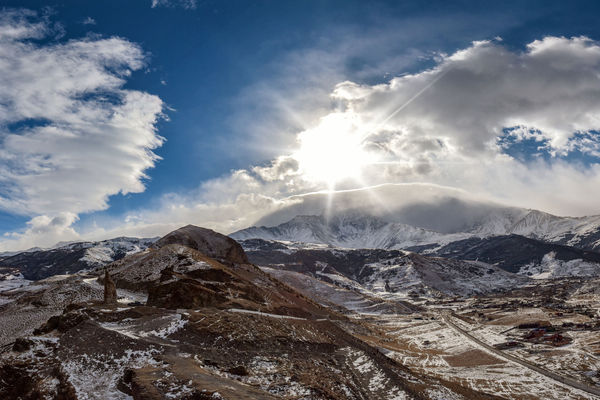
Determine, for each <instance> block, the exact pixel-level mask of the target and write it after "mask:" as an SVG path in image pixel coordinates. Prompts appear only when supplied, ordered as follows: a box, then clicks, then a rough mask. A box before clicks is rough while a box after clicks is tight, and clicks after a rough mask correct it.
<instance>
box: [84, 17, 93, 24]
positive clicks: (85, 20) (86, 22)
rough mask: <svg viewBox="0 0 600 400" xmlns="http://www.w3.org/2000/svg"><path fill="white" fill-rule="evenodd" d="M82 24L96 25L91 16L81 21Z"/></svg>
mask: <svg viewBox="0 0 600 400" xmlns="http://www.w3.org/2000/svg"><path fill="white" fill-rule="evenodd" d="M81 23H82V24H83V25H96V20H95V19H94V18H92V17H87V18H85V19H84V20H83V21H81Z"/></svg>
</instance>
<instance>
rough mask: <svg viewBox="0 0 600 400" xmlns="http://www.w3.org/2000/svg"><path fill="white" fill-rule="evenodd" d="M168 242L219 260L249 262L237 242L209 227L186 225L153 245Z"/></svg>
mask: <svg viewBox="0 0 600 400" xmlns="http://www.w3.org/2000/svg"><path fill="white" fill-rule="evenodd" d="M169 244H180V245H183V246H186V247H190V248H192V249H194V250H198V251H199V252H201V253H202V254H204V255H206V256H208V257H211V258H214V259H217V260H219V261H228V262H231V263H234V264H248V263H249V261H248V258H247V257H246V253H244V250H243V249H242V246H240V244H239V243H238V242H236V241H235V240H233V239H231V238H230V237H228V236H225V235H221V234H220V233H217V232H215V231H213V230H211V229H206V228H200V227H198V226H194V225H187V226H184V227H183V228H179V229H177V230H176V231H173V232H171V233H169V234H167V235H166V236H164V237H163V238H161V239H160V240H158V241H157V242H156V243H155V244H154V245H153V247H155V248H161V247H163V246H166V245H169Z"/></svg>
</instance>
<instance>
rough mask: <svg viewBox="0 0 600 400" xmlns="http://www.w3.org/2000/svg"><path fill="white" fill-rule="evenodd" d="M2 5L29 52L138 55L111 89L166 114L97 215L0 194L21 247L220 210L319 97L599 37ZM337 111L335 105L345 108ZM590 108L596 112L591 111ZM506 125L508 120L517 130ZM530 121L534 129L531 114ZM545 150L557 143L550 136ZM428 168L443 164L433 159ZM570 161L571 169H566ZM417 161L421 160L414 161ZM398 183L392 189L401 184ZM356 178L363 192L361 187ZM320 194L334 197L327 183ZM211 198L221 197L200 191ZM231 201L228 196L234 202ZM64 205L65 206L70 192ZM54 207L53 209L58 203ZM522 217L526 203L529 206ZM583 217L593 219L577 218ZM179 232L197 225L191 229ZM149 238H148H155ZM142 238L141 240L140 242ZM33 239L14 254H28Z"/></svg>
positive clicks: (438, 20) (363, 10)
mask: <svg viewBox="0 0 600 400" xmlns="http://www.w3.org/2000/svg"><path fill="white" fill-rule="evenodd" d="M2 7H4V10H3V11H2V12H7V11H8V9H13V11H14V10H23V9H27V10H33V11H34V12H35V13H37V15H30V16H29V17H28V18H29V19H30V20H35V21H38V22H39V21H42V23H44V24H45V26H46V33H45V34H44V35H43V37H37V38H33V39H31V38H29V39H24V41H27V40H31V42H33V43H35V45H36V46H38V47H39V48H40V49H44V48H52V46H56V45H60V44H64V43H67V42H69V41H70V40H71V41H72V40H87V41H88V42H89V41H92V42H93V41H95V40H100V39H102V38H104V39H107V38H112V37H117V38H120V39H122V40H124V41H126V42H127V43H130V44H132V45H134V46H137V47H138V48H139V49H140V50H141V51H142V52H143V58H144V60H143V64H144V65H143V66H142V67H132V68H131V69H132V72H131V75H130V76H127V77H126V78H125V79H124V83H123V85H122V86H121V89H123V90H132V91H139V92H143V93H148V94H151V95H154V96H157V97H158V98H159V99H160V100H161V101H162V112H163V113H164V115H166V116H167V118H159V119H158V120H157V121H156V122H155V123H154V124H153V126H154V127H155V129H156V134H157V135H160V136H161V137H163V138H165V139H166V140H165V141H164V143H161V144H160V145H156V144H155V145H152V146H150V147H149V148H151V150H152V151H153V152H154V153H155V154H156V155H157V156H159V157H160V160H158V159H156V160H154V161H152V162H151V164H153V167H151V168H144V169H143V172H144V173H145V175H146V177H138V178H139V179H138V180H139V181H140V182H141V183H143V187H142V188H139V187H137V188H136V189H135V190H124V191H130V193H128V194H125V195H123V194H118V193H117V194H115V192H118V191H119V189H120V187H119V186H118V185H116V186H115V187H114V188H111V189H107V190H106V193H105V196H106V198H107V199H108V202H107V204H104V205H99V204H98V200H97V199H93V200H90V203H89V204H79V203H78V204H77V206H76V207H74V208H72V209H71V208H69V206H65V209H64V210H61V209H59V208H60V207H58V208H57V207H56V206H52V207H50V206H43V205H41V204H42V202H38V203H35V205H32V204H33V203H34V202H33V201H32V200H31V198H32V196H33V197H35V196H34V195H32V194H29V193H28V194H27V195H25V194H23V195H22V196H21V197H19V199H18V201H14V199H13V198H11V196H14V194H11V193H12V192H10V193H9V191H8V189H6V187H4V193H0V195H3V196H4V197H5V198H8V200H10V201H8V202H7V203H8V205H5V206H4V207H3V208H2V211H1V212H0V231H1V232H3V233H5V234H7V235H8V236H7V238H8V239H23V236H20V235H23V234H27V232H26V230H27V229H30V230H31V228H32V227H35V226H37V225H36V224H35V223H33V224H32V223H31V221H32V220H33V219H34V218H36V217H39V216H46V217H47V220H48V221H52V220H53V219H54V218H56V216H58V215H63V214H64V213H68V214H69V215H70V217H67V218H66V219H64V218H62V217H60V218H59V219H57V220H56V224H58V223H59V222H60V221H63V222H64V223H65V224H67V225H65V226H63V228H65V229H66V230H64V231H61V232H62V233H65V235H66V237H71V236H73V237H76V236H77V237H78V235H83V236H82V237H84V236H85V235H86V232H87V233H90V232H92V231H94V229H96V228H98V227H99V226H100V228H101V230H100V231H99V232H98V231H96V233H95V235H102V234H109V233H112V232H113V230H114V229H113V228H115V227H117V226H119V224H120V222H121V221H125V220H126V219H127V220H128V221H129V220H131V218H132V217H133V218H134V219H135V218H141V219H147V218H149V217H148V215H149V214H152V213H161V212H162V211H161V210H164V209H165V207H166V208H167V209H168V208H169V204H167V203H168V201H169V199H176V200H173V201H174V203H173V204H175V203H177V204H178V207H179V206H182V207H183V206H184V204H185V206H186V207H187V206H190V207H191V208H194V207H196V206H199V204H205V203H210V204H213V203H219V202H227V201H229V200H230V199H229V197H228V196H233V194H231V193H229V192H227V190H225V189H223V187H224V186H227V187H230V186H235V183H234V182H233V181H227V179H230V178H229V177H230V175H231V171H233V170H244V169H245V170H251V168H252V167H253V166H259V167H266V166H270V165H272V163H273V160H278V159H279V157H282V156H286V155H289V154H291V153H293V152H294V151H295V148H296V147H297V146H298V134H300V133H301V132H303V131H305V130H307V129H308V128H309V127H312V126H314V125H315V124H318V121H319V120H320V118H322V117H323V116H324V115H327V114H328V113H331V112H332V110H333V111H335V110H336V107H340V106H338V105H336V104H333V103H334V100H332V98H331V96H330V94H331V93H332V92H333V91H334V89H335V88H336V85H339V84H340V83H342V82H345V81H351V82H353V83H354V84H356V85H366V86H368V87H369V88H374V87H376V85H378V84H383V85H386V84H388V83H389V82H390V81H391V79H393V78H394V77H400V76H403V75H405V74H414V75H417V74H419V73H421V72H423V71H426V70H427V69H430V68H435V67H436V66H438V65H440V63H441V62H443V61H440V60H443V59H444V57H446V56H448V55H452V54H453V53H455V52H457V51H460V50H461V49H468V48H470V47H471V46H472V43H473V42H474V41H485V40H489V41H493V42H494V44H490V46H498V48H501V49H503V51H507V52H513V53H515V54H518V53H519V52H524V51H526V49H527V45H528V44H530V43H532V42H534V41H535V40H541V39H543V38H544V37H548V36H550V37H566V38H571V37H580V36H585V37H587V38H589V39H590V40H591V41H595V40H599V39H600V28H599V27H598V24H597V18H596V16H597V15H598V12H599V11H600V5H598V3H597V2H593V1H589V2H570V3H569V4H566V3H565V2H550V1H539V2H535V1H529V2H492V1H488V2H486V1H480V2H466V1H465V2H448V1H431V2H421V1H415V2H408V1H407V2H398V1H391V2H384V1H379V2H378V1H374V2H364V1H200V0H198V1H197V2H190V1H176V0H173V1H161V2H159V3H158V4H154V6H153V4H152V2H151V0H148V1H127V2H123V1H119V0H116V1H102V2H98V1H94V2H93V1H84V2H82V1H56V2H53V1H44V2H40V1H27V0H20V1H7V0H5V1H3V2H2ZM495 38H501V41H500V40H499V39H495ZM590 46H591V45H590ZM53 49H55V48H53ZM123 57H125V56H123ZM126 62H130V61H129V59H128V60H127V61H126ZM131 62H134V61H131ZM584 64H585V63H584ZM582 65H583V64H582ZM586 65H587V64H586ZM107 68H109V67H107ZM532 68H533V67H532ZM450 75H452V73H451V74H450ZM457 79H458V78H457ZM444 80H446V78H444ZM441 82H442V81H441ZM119 90H120V89H119ZM353 100H354V99H353ZM337 101H339V102H340V103H344V104H346V103H345V102H346V101H350V100H348V99H346V98H344V99H343V100H339V99H338V100H337ZM590 107H592V109H593V105H591V106H590ZM371 111H372V110H369V112H371ZM513 114H514V112H513ZM536 115H537V114H536ZM505 117H506V118H505V119H510V120H511V121H512V120H513V119H515V118H516V117H515V118H513V119H511V118H512V116H510V117H511V118H508V116H505ZM520 117H521V116H519V118H520ZM529 117H530V118H531V119H532V121H533V120H535V121H539V119H535V118H537V117H535V118H534V117H533V113H532V114H531V115H529ZM503 118H504V117H503ZM523 118H526V117H523ZM516 119H517V120H519V121H521V120H520V119H518V118H516ZM525 122H528V121H525ZM16 123H17V124H18V123H23V121H17V122H16ZM582 124H583V125H582V126H584V128H593V126H590V127H588V126H587V125H585V124H584V123H583V122H582ZM588 125H589V124H588ZM18 130H19V128H18V125H15V124H14V123H11V124H5V128H4V134H15V132H17V131H18ZM557 135H558V134H557ZM528 140H529V141H528ZM544 140H545V141H549V140H555V141H556V143H558V141H560V140H559V139H556V138H554V139H552V137H550V136H549V137H546V138H545V139H544ZM378 143H379V142H378ZM562 145H563V146H564V143H563V144H562ZM0 146H2V144H0ZM557 146H558V144H557ZM107 151H109V150H107ZM536 151H539V148H538V147H536V146H531V143H530V139H527V140H518V141H517V142H516V143H513V144H512V147H511V148H510V149H505V151H504V152H503V154H505V155H509V156H515V155H516V154H521V156H519V157H516V156H515V157H514V158H518V159H519V160H518V161H520V162H522V163H526V162H532V160H533V161H536V160H537V161H539V159H540V157H529V156H531V155H532V153H534V152H536ZM501 153H502V152H501ZM523 154H525V156H522V155H523ZM49 157H50V156H49ZM432 157H434V159H436V160H439V159H440V158H439V157H440V156H439V155H436V156H432ZM541 158H542V159H543V158H545V157H541ZM546 158H547V157H546ZM551 158H552V157H551ZM560 158H561V159H562V160H563V161H564V160H567V164H568V163H569V161H571V160H569V157H568V154H566V153H565V154H563V156H562V157H560ZM572 158H573V159H574V160H573V165H575V164H576V162H577V160H576V159H577V157H574V156H572ZM583 158H584V159H585V163H584V164H585V168H590V166H591V167H593V166H594V164H595V157H594V156H590V153H586V154H585V155H584V156H583ZM57 159H58V158H57ZM145 161H147V160H145ZM296 161H297V160H296ZM388 161H389V160H387V159H386V162H388ZM393 161H394V162H397V160H393ZM430 161H431V160H429V161H428V162H430ZM411 162H413V163H414V162H417V161H414V160H411ZM421 162H424V161H422V160H421V161H418V163H421ZM447 162H449V161H447ZM318 167H319V168H320V167H323V166H322V165H318ZM300 168H301V169H302V166H301V167H300ZM404 176H405V175H402V177H399V176H396V177H395V178H392V180H394V179H395V180H403V179H405V178H403V177H404ZM339 178H340V179H339V181H340V182H336V184H337V185H338V186H340V185H342V182H341V180H342V178H348V177H339ZM82 179H84V180H85V177H83V178H82ZM90 179H92V178H90ZM215 179H217V181H215ZM236 179H237V178H236ZM406 179H409V178H406ZM410 179H413V180H416V178H414V177H412V178H410ZM440 179H442V178H441V177H440V176H437V177H435V178H431V181H432V182H434V181H435V183H443V184H448V185H449V186H453V184H452V183H453V182H456V181H457V179H455V178H452V179H450V180H447V181H440ZM507 179H508V178H507ZM297 180H298V179H296V181H297ZM366 180H367V182H364V181H363V182H362V183H367V184H369V183H372V182H371V181H369V180H368V179H366ZM425 180H426V181H427V180H429V178H427V179H425ZM263 181H264V179H263ZM267 181H268V182H272V181H269V180H268V179H267ZM355 181H356V180H355ZM207 182H208V183H207ZM60 183H61V182H60V181H57V182H56V184H57V185H60ZM321 183H323V182H321ZM127 184H129V183H127ZM327 185H328V187H331V185H332V182H327ZM327 185H326V186H327ZM354 185H356V182H354ZM288 186H289V182H288ZM0 188H3V187H2V186H0ZM215 188H216V189H215ZM20 189H21V190H22V191H23V193H25V192H27V190H24V189H23V187H21V188H20ZM312 189H319V182H311V183H310V184H308V185H304V186H303V187H302V188H298V189H293V190H291V191H290V193H286V192H285V191H284V190H282V189H281V188H277V189H273V188H269V189H265V190H266V191H265V193H267V192H268V193H269V194H268V196H270V197H273V198H277V197H280V198H281V197H285V196H286V195H287V194H298V193H300V192H302V190H312ZM211 190H214V191H216V192H218V194H215V195H214V196H213V195H212V194H211V193H212V192H210V193H208V192H209V191H211ZM261 190H262V189H260V188H259V189H255V191H258V192H260V191H261ZM269 190H270V191H269ZM216 192H215V193H216ZM242 192H243V191H242ZM75 193H76V192H75ZM224 193H225V194H224ZM240 193H241V192H239V191H238V192H236V196H237V195H239V194H240ZM23 196H25V197H23ZM65 196H67V197H68V198H69V199H72V198H73V197H74V195H73V194H70V193H67V194H65ZM99 196H102V193H100V194H99ZM194 196H195V198H192V197H194ZM75 197H76V196H75ZM492 197H494V196H492ZM497 197H498V196H495V198H497ZM503 200H506V199H503ZM60 201H61V199H60V198H58V199H57V203H59V202H60ZM69 201H71V200H69ZM15 202H16V203H18V204H19V205H18V206H16V205H15V204H13V203H15ZM67 203H68V201H66V202H65V204H67ZM228 204H230V203H228ZM556 204H559V203H558V202H557V203H556ZM560 204H563V203H562V202H560ZM526 205H529V206H532V207H535V206H536V205H537V204H536V203H535V201H534V200H531V202H530V203H528V204H526ZM44 207H46V208H44ZM540 208H545V209H548V210H549V211H561V210H562V209H561V208H560V206H558V205H557V206H556V207H553V205H547V204H540ZM140 210H141V211H140ZM581 210H582V212H589V211H590V209H589V208H585V207H582V209H581ZM569 211H570V210H566V211H565V212H569ZM572 212H573V213H576V212H577V210H574V211H572ZM598 212H600V210H598ZM61 213H63V214H61ZM65 215H66V214H65ZM186 215H188V214H186ZM190 215H194V214H190ZM65 221H67V222H65ZM28 222H29V223H28ZM146 222H147V223H148V224H149V225H152V224H153V222H152V221H146ZM176 222H179V221H176ZM189 222H193V223H201V222H203V220H202V218H201V217H198V218H197V220H195V221H189ZM247 222H250V221H249V220H248V221H247ZM209 225H210V224H209ZM231 226H233V225H231ZM44 229H45V228H44ZM224 229H225V228H221V230H224ZM160 230H161V229H158V228H157V232H158V231H160ZM42 231H43V229H42V230H40V232H42ZM150 231H151V229H142V233H146V232H150ZM52 232H54V231H52ZM115 232H116V231H115ZM130 232H133V233H135V232H136V231H135V229H134V228H132V229H131V230H128V231H127V232H126V233H130ZM62 233H61V234H56V235H55V236H56V239H61V238H63V236H61V235H62ZM159 233H160V232H159ZM90 234H91V233H90ZM11 235H12V236H11ZM47 236H52V235H47ZM8 239H7V240H8ZM53 239H54V237H53V236H52V239H51V240H53ZM36 240H38V239H32V241H31V242H27V241H23V242H21V243H22V244H25V243H28V244H29V243H32V244H35V243H37V242H36ZM43 244H46V243H43ZM15 245H16V244H15Z"/></svg>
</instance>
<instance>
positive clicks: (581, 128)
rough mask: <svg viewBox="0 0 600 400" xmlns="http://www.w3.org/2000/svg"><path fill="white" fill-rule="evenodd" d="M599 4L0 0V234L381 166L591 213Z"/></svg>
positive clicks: (301, 185)
mask: <svg viewBox="0 0 600 400" xmlns="http://www.w3.org/2000/svg"><path fill="white" fill-rule="evenodd" d="M599 12H600V5H599V4H598V3H597V2H594V1H588V2H583V1H572V2H569V3H568V4H567V3H566V2H562V1H557V2H552V1H528V2H497V1H494V2H492V1H477V2H475V1H473V2H466V1H464V2H463V1H455V2H452V1H429V2H422V1H412V2H411V1H390V2H386V1H371V2H364V1H349V0H344V1H316V0H315V1H309V0H307V1H291V0H290V1H266V0H265V1H222V0H220V1H200V0H196V1H194V0H147V1H146V0H135V1H133V0H132V1H127V2H123V1H121V0H116V1H112V0H104V1H102V2H98V1H81V0H78V1H44V2H40V1H29V0H19V1H11V0H2V1H0V234H1V235H2V236H0V251H4V250H17V249H26V248H30V247H33V246H41V247H48V246H52V245H54V244H56V243H58V242H61V241H74V240H98V239H103V238H109V237H116V236H120V235H129V236H146V237H148V236H156V235H162V234H165V233H166V232H168V231H170V230H172V229H175V228H177V227H179V226H181V225H186V224H189V223H192V224H196V225H202V226H207V227H210V228H213V229H216V230H218V231H221V232H223V233H229V232H233V231H235V230H237V229H242V228H245V227H247V226H251V225H253V224H254V223H256V222H257V221H260V220H264V218H265V217H266V216H268V215H269V214H271V213H275V212H277V211H278V210H280V209H282V208H284V207H287V206H289V205H290V204H297V203H299V202H300V203H301V202H302V201H303V197H304V196H306V195H307V194H310V193H314V192H320V191H324V192H329V193H335V191H343V190H349V189H357V188H368V187H373V186H380V185H385V184H402V185H410V184H414V185H420V186H418V187H422V185H424V184H425V185H431V187H435V188H447V189H448V190H449V191H453V190H460V191H462V192H464V193H469V194H472V195H473V196H476V197H477V198H478V199H485V200H486V201H490V202H497V203H501V204H506V205H510V206H518V207H526V208H533V209H539V210H542V211H546V212H550V213H553V214H557V215H572V216H582V215H591V214H600V203H598V202H597V200H596V199H597V198H599V196H600V163H599V160H600V135H599V133H598V132H600V42H599V41H600V27H598V24H597V18H596V16H597V15H599V14H598V13H599ZM411 198H412V197H411ZM381 200H382V201H384V202H388V203H397V202H399V201H402V193H401V192H400V194H399V195H394V196H391V197H390V198H385V199H381Z"/></svg>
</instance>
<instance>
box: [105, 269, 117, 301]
mask: <svg viewBox="0 0 600 400" xmlns="http://www.w3.org/2000/svg"><path fill="white" fill-rule="evenodd" d="M116 303H117V287H116V286H115V282H113V280H112V278H111V277H110V274H109V273H108V270H105V271H104V304H116Z"/></svg>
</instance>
